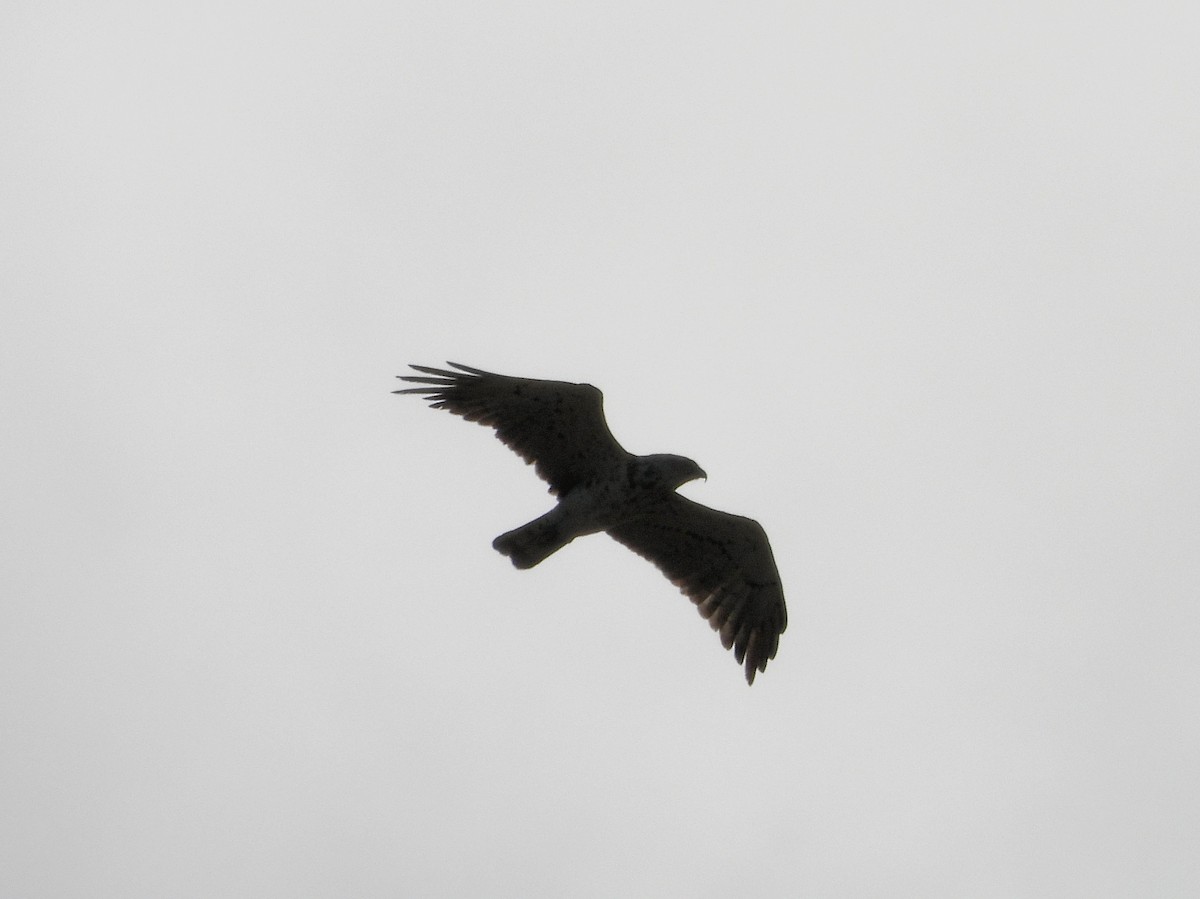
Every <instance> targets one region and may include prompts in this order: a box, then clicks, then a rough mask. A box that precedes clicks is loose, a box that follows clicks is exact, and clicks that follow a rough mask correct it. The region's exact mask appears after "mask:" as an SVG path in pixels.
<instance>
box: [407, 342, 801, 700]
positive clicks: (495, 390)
mask: <svg viewBox="0 0 1200 899" xmlns="http://www.w3.org/2000/svg"><path fill="white" fill-rule="evenodd" d="M448 364H449V365H451V366H453V367H454V368H456V369H458V370H459V371H447V370H444V369H437V368H428V367H425V366H421V365H414V366H412V367H413V368H414V369H416V370H417V371H420V372H424V373H425V375H431V376H432V377H418V376H412V375H406V376H401V379H402V380H405V381H412V382H415V383H419V384H423V385H426V386H422V387H410V388H408V389H405V390H397V391H396V393H416V394H425V395H426V398H427V399H429V400H430V401H431V403H432V405H433V406H434V407H435V408H445V409H447V410H449V411H450V412H453V413H455V414H457V415H461V416H463V417H464V418H466V419H467V420H468V421H477V422H479V423H480V424H484V425H489V426H491V427H493V428H495V429H496V434H497V436H498V437H499V438H500V439H501V440H502V441H503V442H504V443H506V444H507V445H508V446H510V447H511V448H512V449H513V450H515V451H516V452H517V453H518V454H519V455H521V456H522V457H523V458H524V459H525V460H526V462H529V463H532V464H533V465H535V466H536V469H537V472H538V474H539V475H540V476H541V477H542V478H543V479H544V480H546V481H547V482H548V483H549V484H550V492H551V493H553V494H556V495H557V496H558V498H559V499H558V503H557V505H556V506H555V507H554V508H553V509H551V510H550V511H549V512H547V513H546V514H545V515H542V516H540V517H539V518H536V519H534V520H533V521H531V522H529V523H528V524H525V525H522V526H521V527H519V528H516V529H514V530H512V531H509V532H508V533H505V534H501V535H500V536H499V537H497V538H496V539H495V541H493V543H492V545H493V547H495V548H496V549H497V550H498V551H499V552H501V553H503V554H504V555H506V556H508V557H509V558H510V559H511V560H512V563H513V564H514V565H515V566H517V567H518V568H532V567H533V566H534V565H537V564H538V563H539V562H541V561H543V560H544V559H546V558H547V557H548V556H550V555H551V554H553V553H555V552H557V551H558V550H559V549H561V548H562V547H564V546H566V545H567V544H568V543H570V542H571V541H572V540H574V539H575V538H576V537H581V536H584V535H586V534H595V533H599V532H601V531H604V532H606V533H608V534H609V535H610V536H611V537H613V539H615V540H617V541H618V542H620V543H622V544H624V545H625V546H627V547H629V548H630V549H632V550H633V551H634V552H636V553H637V554H638V555H641V556H643V557H645V558H647V559H649V560H650V561H651V562H653V563H654V564H655V565H657V566H658V567H659V568H660V569H661V570H662V571H663V573H664V574H666V576H667V577H668V578H670V579H671V581H672V582H673V583H675V584H676V586H678V587H679V588H680V589H681V590H683V592H684V593H686V594H687V595H688V597H689V598H690V599H691V600H692V601H693V602H694V603H696V605H697V606H698V607H699V609H700V613H701V614H702V615H703V616H704V617H705V618H707V619H708V621H709V623H710V624H711V625H712V626H713V628H714V629H716V630H718V631H719V632H720V635H721V641H722V643H723V644H724V645H725V647H726V648H732V649H733V650H734V654H735V656H736V657H737V660H738V662H739V663H741V662H743V661H744V662H745V666H746V679H747V680H748V681H749V682H750V683H753V682H754V675H755V673H756V672H758V671H762V670H764V669H765V668H766V665H767V661H768V660H769V659H772V658H774V657H775V651H776V649H777V648H778V645H779V635H780V633H782V632H783V630H784V629H785V628H786V627H787V610H786V607H785V605H784V601H783V590H782V587H781V586H780V583H779V574H778V571H777V570H776V567H775V560H774V557H773V556H772V553H771V547H770V544H769V543H768V542H767V535H766V533H765V532H764V531H763V529H762V528H761V527H760V526H759V524H758V523H757V522H755V521H753V520H751V519H749V518H743V517H741V516H739V515H731V514H729V513H727V512H720V511H718V510H716V509H710V508H708V507H707V506H702V505H700V504H699V503H695V502H692V501H691V500H689V499H686V498H685V497H682V496H680V495H679V494H678V493H676V492H675V491H676V489H677V488H678V487H679V486H681V485H682V484H685V483H687V482H688V481H691V480H694V479H696V478H702V477H705V474H704V472H703V471H702V470H701V469H700V467H699V466H698V465H697V464H696V463H695V462H693V461H692V460H691V459H687V458H685V457H683V456H675V455H669V454H658V455H649V456H635V455H633V454H632V453H629V452H627V451H626V450H625V449H623V448H622V447H621V445H620V444H619V443H617V441H616V439H615V438H614V437H613V436H612V434H611V432H610V431H609V430H608V425H607V423H606V422H605V420H604V412H603V399H602V395H601V393H600V391H599V390H597V389H596V388H595V387H593V386H592V385H590V384H572V383H568V382H565V381H544V380H536V379H532V378H512V377H508V376H505V375H497V374H493V373H491V372H485V371H482V370H480V369H477V368H469V367H468V366H465V365H458V364H457V363H453V362H451V363H448Z"/></svg>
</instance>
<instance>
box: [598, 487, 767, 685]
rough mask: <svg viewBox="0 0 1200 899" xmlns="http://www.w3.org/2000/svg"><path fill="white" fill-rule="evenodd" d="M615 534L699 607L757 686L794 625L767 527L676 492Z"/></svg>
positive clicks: (612, 532)
mask: <svg viewBox="0 0 1200 899" xmlns="http://www.w3.org/2000/svg"><path fill="white" fill-rule="evenodd" d="M608 534H609V536H611V537H612V538H613V539H614V540H616V541H618V542H619V543H623V544H624V545H625V546H627V547H629V548H630V549H632V550H633V551H634V552H635V553H637V554H638V555H639V556H642V557H644V558H646V559H649V560H650V561H651V562H653V563H654V564H655V565H657V566H658V568H659V570H661V571H662V573H663V574H665V575H666V576H667V577H668V578H670V580H671V582H672V583H673V584H675V586H677V587H679V589H680V590H682V591H683V592H684V593H685V594H686V595H687V596H688V598H689V599H691V601H692V602H694V603H695V604H696V606H697V608H699V610H700V614H701V615H703V616H704V617H705V618H706V619H708V623H709V624H711V625H712V627H713V630H715V631H717V632H718V633H720V635H721V643H722V644H724V646H725V648H726V649H730V648H732V649H733V654H734V656H735V657H736V658H737V660H738V664H742V663H743V662H745V665H746V680H747V681H748V682H749V683H754V675H755V674H756V673H757V672H759V671H764V670H766V667H767V661H768V660H770V659H773V658H775V651H776V650H777V649H778V648H779V635H780V634H781V633H783V631H784V629H785V628H786V627H787V607H786V606H785V605H784V603H783V587H782V586H781V585H780V583H779V570H778V569H777V568H776V567H775V557H774V555H773V554H772V553H771V544H770V543H768V542H767V534H766V532H765V531H764V530H763V529H762V526H761V525H759V523H758V522H757V521H754V520H752V519H750V518H743V517H742V516H740V515H731V514H729V513H728V512H719V511H717V510H716V509H710V508H709V507H708V506H702V505H700V504H699V503H694V502H692V501H691V500H689V499H686V498H685V497H682V496H680V495H678V494H672V495H671V496H670V498H669V499H668V500H667V501H666V502H665V503H664V504H663V506H662V507H661V508H660V509H656V510H655V511H654V512H653V513H650V514H648V515H645V516H642V517H639V518H636V519H633V520H631V521H629V522H627V523H625V524H622V525H620V526H618V527H615V528H611V529H610V530H609V531H608Z"/></svg>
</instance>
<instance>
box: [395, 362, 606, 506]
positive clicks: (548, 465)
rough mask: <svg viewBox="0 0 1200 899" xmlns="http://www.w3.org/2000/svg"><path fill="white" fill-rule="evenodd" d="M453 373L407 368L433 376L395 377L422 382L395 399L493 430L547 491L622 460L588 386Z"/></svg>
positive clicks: (600, 400)
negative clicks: (421, 402) (410, 396)
mask: <svg viewBox="0 0 1200 899" xmlns="http://www.w3.org/2000/svg"><path fill="white" fill-rule="evenodd" d="M446 364H447V365H450V366H452V367H453V368H456V369H458V371H447V370H445V369H441V368H428V367H426V366H424V365H411V366H409V367H410V368H414V369H416V370H417V371H419V372H424V373H425V374H426V375H433V377H417V376H414V375H398V376H397V377H399V378H400V380H402V381H411V382H413V383H415V384H424V385H428V386H424V387H409V388H407V389H406V390H397V391H394V392H395V393H418V394H424V395H425V398H426V399H428V400H429V402H430V405H431V406H432V407H433V408H435V409H447V410H449V411H450V412H453V413H454V414H455V415H461V416H462V417H463V418H465V419H466V420H467V421H477V422H479V423H480V424H482V425H488V426H489V427H492V428H495V429H496V436H497V437H499V438H500V439H501V440H502V441H503V442H504V443H505V445H507V446H508V447H510V448H511V449H513V450H514V451H515V452H516V453H517V454H518V455H519V456H521V458H523V459H524V460H525V461H526V462H531V463H533V465H534V467H535V470H536V471H537V473H538V475H539V476H540V477H541V478H542V480H544V481H546V482H547V483H548V484H549V485H550V492H551V493H554V494H557V495H562V494H564V493H566V492H567V491H569V490H570V489H571V488H572V487H574V486H575V485H576V484H578V483H580V482H582V481H586V480H588V479H589V478H590V477H591V476H592V475H594V474H596V473H598V472H601V471H603V470H604V469H606V468H608V467H609V466H611V465H614V464H617V463H619V462H622V461H624V460H626V459H628V458H629V453H627V452H626V451H625V450H624V449H622V448H621V445H620V444H619V443H617V441H616V439H615V438H614V437H613V435H612V432H611V431H609V429H608V423H607V422H606V421H605V420H604V396H603V394H601V393H600V391H599V390H597V389H596V388H595V387H593V386H592V385H591V384H571V383H569V382H567V381H542V380H537V379H534V378H511V377H508V376H507V375H497V374H493V373H492V372H487V371H481V370H480V369H478V368H470V367H469V366H466V365H459V364H458V363H457V362H448V363H446Z"/></svg>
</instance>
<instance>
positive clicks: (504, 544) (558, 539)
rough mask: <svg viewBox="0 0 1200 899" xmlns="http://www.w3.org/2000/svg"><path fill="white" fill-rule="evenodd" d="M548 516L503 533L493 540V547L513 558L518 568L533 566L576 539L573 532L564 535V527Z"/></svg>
mask: <svg viewBox="0 0 1200 899" xmlns="http://www.w3.org/2000/svg"><path fill="white" fill-rule="evenodd" d="M547 517H548V516H546V515H543V516H542V517H541V518H535V519H534V520H533V521H531V522H529V524H524V525H521V527H519V528H516V529H515V530H512V531H509V532H508V533H506V534H501V535H500V536H499V537H497V538H496V539H495V540H493V541H492V548H493V549H495V550H496V551H497V552H499V553H501V554H502V555H505V556H508V557H509V558H510V559H512V563H513V565H515V566H516V567H517V568H532V567H533V566H534V565H536V564H538V563H539V562H541V561H542V560H543V559H545V558H546V557H547V556H549V555H551V554H552V553H555V552H558V550H560V549H562V548H563V547H564V546H566V545H567V544H568V543H570V542H571V541H572V540H573V539H575V538H574V535H573V534H567V535H565V536H564V535H563V533H562V528H560V527H559V526H558V525H557V524H556V523H555V522H552V521H547V520H546V519H547Z"/></svg>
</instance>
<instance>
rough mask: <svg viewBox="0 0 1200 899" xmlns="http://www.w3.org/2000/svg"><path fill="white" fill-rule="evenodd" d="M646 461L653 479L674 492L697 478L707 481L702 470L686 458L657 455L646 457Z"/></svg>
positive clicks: (663, 454)
mask: <svg viewBox="0 0 1200 899" xmlns="http://www.w3.org/2000/svg"><path fill="white" fill-rule="evenodd" d="M646 460H647V462H648V463H649V468H650V469H651V471H652V472H653V477H654V478H655V479H656V480H658V481H659V482H660V483H661V484H663V486H665V487H667V488H669V489H671V490H675V489H676V488H678V487H681V486H683V485H684V484H686V483H687V482H688V481H694V480H696V479H697V478H704V479H705V480H708V475H706V474H705V473H704V469H703V468H701V467H700V466H699V465H697V464H696V463H695V462H693V461H692V460H691V459H689V458H687V457H686V456H674V455H671V454H670V453H659V454H657V455H653V456H646Z"/></svg>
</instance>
